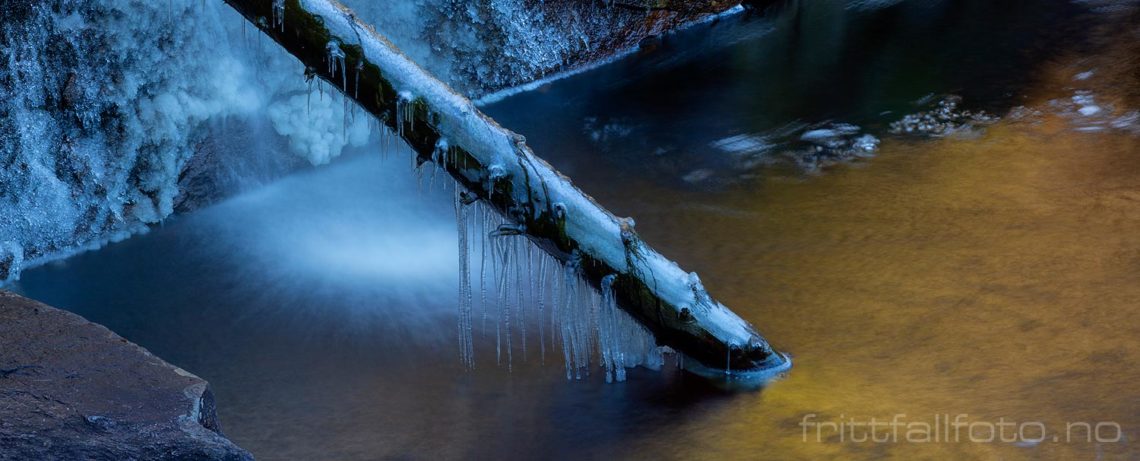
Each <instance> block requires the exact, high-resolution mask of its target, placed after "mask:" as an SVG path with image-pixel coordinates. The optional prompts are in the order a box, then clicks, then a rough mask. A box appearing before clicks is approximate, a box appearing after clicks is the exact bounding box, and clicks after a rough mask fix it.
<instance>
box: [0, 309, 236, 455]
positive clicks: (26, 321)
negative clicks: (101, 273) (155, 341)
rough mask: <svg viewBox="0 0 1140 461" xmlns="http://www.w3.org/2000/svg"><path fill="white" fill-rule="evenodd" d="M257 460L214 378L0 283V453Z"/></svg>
mask: <svg viewBox="0 0 1140 461" xmlns="http://www.w3.org/2000/svg"><path fill="white" fill-rule="evenodd" d="M31 459H35V460H54V459H61V460H62V459H67V460H72V459H83V460H130V459H140V460H141V459H146V460H175V459H177V460H251V459H253V457H252V456H251V455H250V454H249V453H248V452H246V451H245V450H242V449H241V448H239V447H238V446H237V445H234V444H233V442H230V441H229V440H228V439H226V438H225V437H224V436H223V435H222V434H221V432H220V428H219V426H218V419H217V414H216V412H215V409H214V396H213V393H212V392H211V391H210V388H209V385H208V383H206V381H204V380H202V379H201V378H199V377H197V376H194V375H192V374H190V373H188V372H186V371H185V370H182V369H180V368H178V367H175V366H173V365H170V364H168V363H166V362H164V361H162V359H159V358H158V357H155V356H153V355H151V354H150V353H149V352H147V351H146V350H145V349H143V348H141V347H139V346H137V345H135V344H132V343H130V342H128V341H127V340H126V339H123V338H122V337H120V336H118V335H116V334H114V333H112V332H111V331H110V330H108V329H106V328H104V327H102V326H100V325H97V324H95V323H91V322H88V321H87V320H84V319H83V318H82V317H79V316H78V315H75V314H72V313H69V312H65V311H62V310H59V309H55V308H53V307H49V306H46V305H44V304H40V303H37V302H35V301H32V300H29V299H26V298H23V297H20V296H18V295H15V294H13V293H9V292H4V291H0V460H31Z"/></svg>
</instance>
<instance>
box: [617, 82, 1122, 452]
mask: <svg viewBox="0 0 1140 461" xmlns="http://www.w3.org/2000/svg"><path fill="white" fill-rule="evenodd" d="M1057 75H1066V76H1071V75H1072V73H1067V72H1057ZM1049 88H1055V90H1053V91H1050V92H1048V93H1046V92H1043V93H1042V94H1041V95H1038V96H1037V97H1038V99H1040V102H1041V104H1042V105H1044V101H1045V100H1046V99H1049V98H1054V97H1062V96H1063V95H1064V94H1067V93H1066V92H1067V91H1069V90H1070V88H1068V87H1067V86H1065V85H1053V86H1049ZM631 190H636V191H638V192H632V193H631V192H630V191H631ZM622 193H623V194H627V195H623V196H622V197H616V196H614V197H600V198H602V199H603V200H604V201H605V202H606V203H615V206H616V207H617V208H618V209H627V210H637V213H638V221H639V223H640V225H639V230H640V231H641V233H642V235H643V236H644V237H645V238H646V239H647V241H649V242H651V243H652V244H655V245H660V246H661V247H663V248H668V249H669V250H670V251H669V255H670V256H671V257H674V258H676V259H677V260H678V261H679V262H680V263H681V265H682V266H683V267H686V268H692V269H693V270H697V271H699V272H700V273H701V274H702V277H703V278H704V279H705V280H707V281H708V282H706V285H707V286H709V289H710V290H711V291H712V293H713V294H714V295H715V296H717V297H718V298H719V299H721V300H722V301H723V302H725V304H726V305H728V306H730V307H732V308H733V309H734V310H736V311H737V312H739V313H740V314H741V315H742V316H744V317H745V318H747V319H748V320H750V321H752V322H753V323H754V324H756V325H757V326H758V327H759V328H760V329H761V331H762V332H763V333H764V334H765V335H766V336H767V337H768V338H769V339H771V340H772V341H773V343H774V344H775V345H776V346H777V347H778V348H780V349H781V350H785V351H788V352H790V353H791V354H792V355H793V356H794V359H795V368H794V369H793V370H792V372H791V373H790V375H789V376H788V377H787V378H786V379H785V380H783V381H780V382H777V383H775V384H774V385H772V386H771V387H769V388H768V389H766V390H764V391H763V392H761V393H756V394H746V395H741V396H737V397H733V398H731V399H730V400H729V401H728V402H723V403H716V404H710V405H707V406H704V407H703V408H702V409H701V410H694V411H686V413H685V415H684V417H685V418H686V420H685V421H684V422H678V423H677V424H676V426H673V427H666V428H663V429H662V430H660V431H657V432H654V433H650V434H639V435H638V436H637V437H635V440H632V441H631V442H630V444H629V446H628V448H629V450H630V451H629V452H628V453H626V454H625V455H628V456H631V457H634V456H638V455H639V454H641V455H644V454H645V453H646V452H649V453H655V454H657V455H658V456H659V457H662V458H677V459H691V458H693V457H695V456H696V457H700V458H702V459H710V458H711V459H715V458H716V457H718V456H723V457H726V458H740V457H742V456H743V457H752V456H753V455H754V456H755V458H758V459H824V458H832V457H842V458H850V457H854V458H890V459H907V460H911V459H949V458H951V457H952V458H954V459H963V458H982V459H1095V458H1097V457H1099V456H1103V457H1104V459H1127V458H1132V459H1135V458H1136V457H1138V456H1140V450H1137V448H1135V445H1134V443H1133V442H1132V440H1135V439H1136V438H1137V436H1138V435H1140V392H1137V382H1138V381H1140V369H1138V368H1137V367H1136V366H1135V364H1136V363H1137V360H1138V358H1140V322H1137V321H1136V317H1137V315H1138V314H1140V141H1138V138H1137V136H1136V135H1134V134H1129V133H1124V132H1098V133H1082V132H1078V131H1075V130H1074V129H1073V123H1072V121H1071V120H1070V119H1069V118H1067V117H1066V116H1064V115H1059V114H1055V113H1054V114H1049V113H1046V114H1044V115H1040V116H1037V117H1031V118H1029V119H1026V120H1020V121H1003V122H1001V123H999V124H997V125H995V126H992V127H990V128H989V129H988V130H987V131H986V132H985V134H983V135H981V136H980V137H976V138H974V139H941V140H934V141H906V140H898V139H895V140H887V141H886V142H885V143H884V145H883V148H882V151H881V154H880V156H879V157H877V158H875V159H873V160H871V161H869V162H865V163H862V164H859V165H852V166H846V167H839V168H835V169H833V170H831V171H828V172H827V173H826V174H823V175H821V176H818V177H810V178H806V179H805V178H784V179H778V178H777V179H773V178H769V179H767V180H765V181H763V182H762V183H760V184H757V185H755V186H754V187H753V188H752V189H749V190H736V191H732V192H726V193H723V194H716V196H715V197H710V196H707V195H701V194H694V193H692V192H677V191H670V190H665V189H662V188H660V187H655V186H653V185H651V184H637V185H634V186H630V187H624V188H623V190H622ZM702 202H705V203H704V204H702ZM674 204H684V205H674ZM676 250H680V251H681V252H680V253H677V252H676ZM807 414H816V415H817V416H816V417H815V420H816V421H832V422H838V421H841V420H846V419H847V418H854V420H855V421H868V420H869V418H871V417H875V418H876V419H877V420H880V421H882V420H884V419H886V420H890V419H891V418H892V417H893V416H894V415H896V414H905V417H903V418H902V420H903V421H904V422H915V421H922V422H927V423H932V422H933V420H934V418H935V416H934V415H936V414H950V415H958V414H964V415H968V417H967V421H971V422H987V421H988V422H998V421H999V418H1004V421H1007V422H1034V421H1040V422H1042V423H1044V424H1045V425H1046V426H1047V429H1048V430H1049V431H1050V432H1049V433H1048V434H1047V439H1046V441H1044V442H1041V443H1039V444H1013V443H1008V442H1007V443H1002V442H994V443H970V442H968V441H967V440H968V436H967V435H965V434H963V435H962V436H960V440H962V441H961V442H959V443H902V442H900V443H851V442H850V441H847V442H845V443H840V442H839V441H838V440H837V439H836V436H835V433H834V431H830V430H829V429H827V428H825V429H824V432H823V434H824V441H823V442H817V441H816V437H817V435H816V434H817V433H816V432H815V431H816V430H815V429H814V428H812V429H808V430H807V432H806V434H807V438H808V440H807V441H804V440H803V438H804V436H805V429H804V427H802V426H801V425H800V423H801V421H803V418H804V416H805V415H807ZM1068 422H1074V423H1075V422H1089V423H1090V424H1095V423H1096V422H1115V423H1117V424H1119V425H1120V427H1121V428H1122V429H1123V436H1124V438H1123V440H1122V441H1120V442H1118V443H1101V444H1097V443H1095V442H1092V443H1090V442H1087V441H1086V439H1085V437H1086V436H1085V434H1084V433H1083V430H1081V429H1075V430H1074V432H1073V435H1074V437H1075V438H1076V439H1079V440H1076V441H1071V442H1069V443H1064V440H1063V439H1062V440H1061V441H1060V442H1057V443H1054V442H1052V440H1051V436H1052V435H1053V434H1056V433H1058V432H1061V433H1062V434H1061V436H1062V438H1063V437H1064V434H1063V433H1064V431H1065V427H1066V426H1065V425H1066V423H1068ZM1029 429H1032V428H1029ZM1036 432H1037V431H1036V429H1033V430H1027V433H1026V436H1027V437H1028V438H1031V439H1032V438H1037V437H1036ZM859 434H864V435H865V432H861V433H859ZM879 434H882V433H881V432H880V433H879ZM1009 434H1012V431H1011V432H1009ZM979 435H981V436H983V437H984V436H985V435H986V434H984V433H983V432H981V431H980V430H979ZM1104 435H1106V436H1108V437H1106V438H1112V436H1113V435H1115V434H1114V433H1113V432H1112V431H1107V430H1106V431H1105V432H1104ZM829 436H830V437H829ZM903 437H905V431H904V434H903Z"/></svg>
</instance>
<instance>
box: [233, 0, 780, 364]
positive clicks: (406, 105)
mask: <svg viewBox="0 0 1140 461" xmlns="http://www.w3.org/2000/svg"><path fill="white" fill-rule="evenodd" d="M227 3H229V4H230V5H232V6H234V8H236V9H237V10H238V11H239V12H241V13H242V14H243V15H245V16H246V17H247V18H248V19H249V20H250V21H251V22H253V23H254V24H259V25H260V27H261V29H262V31H263V32H265V33H266V34H267V35H269V36H270V37H272V38H273V39H274V40H276V41H277V42H278V43H280V44H281V45H282V46H283V47H284V48H285V49H286V50H288V51H289V52H290V53H293V54H294V55H295V56H297V57H298V58H299V59H300V60H301V61H302V62H303V63H304V64H306V65H307V66H308V67H309V68H310V69H314V72H317V73H318V74H319V75H320V76H321V77H323V78H325V79H327V80H329V81H330V82H335V83H341V82H348V81H352V82H354V85H356V86H355V87H347V88H345V87H342V89H343V90H344V91H345V93H346V94H351V95H353V96H354V97H355V100H356V101H357V103H359V104H360V105H361V107H362V108H363V109H365V110H367V111H368V112H370V113H372V114H374V115H375V116H376V117H378V118H379V119H380V120H381V121H382V122H383V123H384V124H385V125H387V126H388V127H389V128H391V129H393V130H395V131H396V132H398V133H399V136H400V137H401V138H402V139H404V140H405V141H406V142H407V143H408V144H409V145H410V146H411V147H412V148H413V149H414V150H415V151H416V152H417V153H418V155H419V156H420V158H421V161H424V162H427V161H431V160H433V159H434V160H435V161H436V162H437V164H438V166H440V167H441V168H443V169H445V170H446V171H447V172H448V174H450V175H451V176H452V178H453V179H454V180H455V181H456V182H457V183H458V184H459V187H461V188H462V190H461V192H463V193H466V194H469V197H470V200H461V202H470V201H473V200H474V199H478V200H481V201H482V202H483V203H484V204H486V206H487V207H488V208H490V209H492V210H494V212H495V213H497V214H498V215H500V216H502V217H503V219H504V223H503V224H501V225H499V226H497V227H496V228H495V229H491V230H489V231H488V233H487V235H488V236H489V237H491V240H492V242H491V243H489V245H492V246H495V245H498V246H499V248H498V249H494V248H492V249H491V250H490V251H492V254H495V255H498V257H497V258H491V261H490V264H491V265H492V267H491V271H490V274H493V275H497V276H498V277H491V280H489V282H490V283H492V284H494V286H496V287H497V289H498V291H497V293H504V292H505V293H510V292H512V283H514V284H516V285H517V284H518V283H519V282H518V281H517V280H515V281H513V282H512V278H511V277H509V276H504V275H503V273H504V272H503V271H509V270H510V268H511V267H514V268H517V267H519V264H520V263H519V261H520V260H522V259H523V258H521V257H520V256H519V255H518V254H516V253H517V251H512V250H510V249H509V248H506V247H503V245H506V244H505V243H503V242H504V241H506V240H510V239H518V238H519V236H520V235H522V236H525V237H526V238H528V239H529V240H531V241H532V242H534V243H535V244H536V245H538V247H539V248H541V249H542V250H543V251H545V252H546V253H547V254H549V255H550V256H551V257H553V258H555V259H556V260H557V261H558V262H559V263H561V266H562V267H565V268H566V269H565V270H568V271H571V272H572V273H573V274H575V275H577V276H578V277H580V278H581V279H582V280H585V281H586V282H587V283H588V284H589V285H590V286H591V287H593V289H601V290H602V291H603V292H608V293H610V295H612V298H613V301H614V302H615V304H616V305H617V306H620V307H621V308H622V309H624V310H625V311H626V312H628V313H629V314H630V315H631V316H632V317H633V318H635V319H637V321H639V322H640V323H641V324H642V325H645V326H646V327H647V328H648V329H649V330H650V331H651V332H652V333H653V334H654V335H655V336H656V337H657V340H658V341H659V342H660V343H661V344H663V345H667V346H670V347H672V348H673V349H675V350H678V351H680V352H682V353H684V354H685V355H687V356H689V357H691V358H693V359H695V360H697V361H699V362H700V363H702V364H704V365H705V366H706V367H709V368H719V369H722V370H725V372H726V373H727V372H728V371H729V370H733V371H737V370H739V371H757V370H768V371H771V370H782V369H786V368H787V366H789V365H790V364H789V362H788V360H787V359H786V357H784V356H783V355H781V354H779V353H777V352H775V351H773V350H772V349H771V348H770V347H769V346H768V344H767V342H766V341H765V340H764V339H763V338H762V337H761V336H760V335H759V334H758V333H757V332H756V331H755V330H754V329H753V328H752V326H751V325H749V324H748V323H747V322H745V321H744V320H743V319H741V318H740V317H738V316H737V315H736V314H734V313H733V312H731V311H730V310H728V309H727V308H726V307H725V306H723V305H722V304H720V303H719V302H716V301H715V300H714V299H713V298H712V297H710V296H709V295H708V293H707V292H705V290H704V288H703V286H701V285H700V283H699V281H698V280H697V279H696V278H695V277H693V276H691V275H690V274H689V273H686V272H685V271H683V270H681V268H680V267H678V266H677V265H676V264H675V263H673V262H672V261H670V260H668V259H666V258H665V257H663V256H662V255H661V254H659V253H657V252H656V251H655V250H653V249H652V248H650V247H649V246H648V245H646V244H645V243H644V242H643V241H642V240H641V239H640V238H639V237H638V235H637V232H636V231H635V229H634V223H633V221H632V220H629V219H618V218H616V217H614V216H613V215H612V214H610V213H609V212H607V211H606V210H604V209H603V208H602V207H601V206H599V205H598V204H597V203H595V202H594V201H593V199H591V198H590V197H588V196H587V195H585V194H584V193H582V191H580V190H578V189H577V188H576V187H574V186H573V185H572V184H571V183H570V180H569V179H568V178H566V177H564V176H562V175H561V174H559V173H558V172H556V171H555V170H554V169H553V168H551V167H550V165H548V164H547V163H546V162H544V161H543V160H542V159H540V158H538V157H537V156H535V155H534V153H533V152H531V150H530V148H529V147H527V146H526V142H525V139H524V138H523V137H522V136H519V135H517V134H515V133H511V132H510V131H507V130H505V129H503V128H502V127H500V126H499V125H498V124H497V123H495V121H494V120H491V119H490V118H488V117H487V116H485V115H484V114H482V113H481V112H480V111H479V110H478V109H477V108H476V107H475V106H474V105H473V104H472V103H471V101H470V100H468V99H467V98H465V97H463V96H461V95H459V94H457V93H455V92H454V91H453V90H451V89H450V88H449V87H448V86H446V85H445V84H443V83H441V82H440V81H438V80H436V79H435V78H434V77H432V76H431V75H430V74H428V73H427V72H425V71H424V70H423V69H422V68H420V67H419V66H418V65H416V64H415V63H413V62H412V61H411V60H410V59H408V58H407V57H406V56H404V55H403V54H402V53H401V52H400V51H399V50H398V49H396V47H395V46H393V45H392V44H391V43H390V42H389V41H388V40H387V39H385V38H384V37H383V36H381V35H380V34H378V33H377V32H376V31H375V30H373V29H372V28H371V26H369V25H367V24H364V23H362V22H360V21H359V20H357V18H356V16H355V15H354V14H353V13H352V12H351V11H350V10H348V9H347V8H345V7H344V6H342V5H340V4H339V3H336V2H335V1H331V0H299V1H298V0H292V1H287V2H286V5H285V14H284V16H285V21H286V22H287V23H288V24H290V26H289V27H288V28H286V31H285V32H280V31H279V30H278V29H276V28H273V27H268V21H265V18H267V17H269V16H271V15H272V4H271V2H270V1H268V0H262V1H257V0H227ZM331 42H336V43H339V48H340V51H341V52H342V53H343V54H344V57H343V59H345V60H346V61H347V62H354V63H355V62H360V63H363V65H362V66H356V67H355V68H354V69H353V70H351V72H355V74H354V75H353V76H352V78H351V79H346V78H344V76H343V73H344V72H346V71H347V70H342V71H341V75H334V71H335V70H337V68H338V67H339V68H340V69H343V68H344V66H330V65H329V63H330V61H331V60H332V58H331V57H330V54H329V53H328V44H329V43H331ZM335 59H338V60H339V59H341V57H340V56H339V55H337V56H336V58H335ZM441 140H445V141H441ZM441 146H446V148H440V147H441ZM459 213H463V212H462V211H461V210H460V211H459ZM460 218H461V220H462V215H461V216H460ZM527 261H529V260H527ZM527 261H522V262H523V263H526V262H527ZM539 264H542V263H541V262H540V263H539ZM496 268H499V270H496ZM488 274H489V273H488V272H487V271H486V270H483V271H481V276H480V278H481V280H480V284H481V286H482V284H483V283H485V279H487V278H488V277H487V276H488ZM468 280H469V281H470V279H468ZM575 280H577V278H575V277H566V278H565V282H564V283H563V284H562V285H560V289H561V290H562V291H560V292H559V294H560V297H561V298H560V299H554V300H553V305H551V306H549V307H550V309H552V310H553V312H552V313H551V315H552V316H559V315H561V314H560V312H559V310H558V309H559V304H560V301H566V300H573V302H574V303H575V305H588V304H590V302H586V303H583V302H581V300H582V294H581V293H580V292H579V290H580V286H579V285H581V284H577V285H576V282H574V281H575ZM471 291H473V290H467V293H471ZM591 292H593V291H591ZM607 296H609V295H607ZM605 298H606V296H601V297H600V299H601V300H600V301H597V302H596V304H598V305H599V307H598V309H597V310H598V311H599V312H600V310H601V309H602V308H601V307H600V306H601V305H602V304H605V303H606V302H608V301H606V300H605ZM507 302H508V303H511V302H514V301H511V300H507ZM567 302H569V301H567ZM591 302H593V301H591ZM579 303H580V304H579ZM461 304H463V303H461ZM483 305H486V304H485V303H483ZM468 307H469V305H464V309H466V308H468ZM503 309H504V310H503V311H502V312H500V314H501V316H502V317H504V319H505V318H507V317H509V316H511V314H512V313H514V316H515V317H516V318H517V316H518V315H519V313H518V312H513V311H512V308H511V306H510V305H507V306H504V307H503ZM461 320H463V316H462V315H461ZM594 323H595V324H597V325H600V323H598V322H597V321H594ZM617 323H620V322H617ZM586 324H589V322H586ZM512 325H516V323H512V322H510V321H506V320H505V321H503V322H496V332H497V338H498V341H499V342H500V345H501V347H500V348H499V351H500V354H502V353H503V352H504V351H505V353H506V354H507V357H506V359H507V361H508V363H509V362H510V360H512V358H513V357H512V356H511V355H512V354H513V350H514V348H513V347H511V344H509V343H510V341H512V338H513V337H514V336H513V334H514V332H513V330H512ZM517 325H521V324H517ZM567 325H579V326H578V327H576V328H577V329H575V328H574V327H567ZM580 325H581V323H575V322H566V323H561V324H560V326H559V327H558V328H559V329H560V332H561V333H562V336H563V340H564V344H566V343H569V345H570V346H568V347H567V349H566V350H564V354H565V355H566V357H568V362H571V363H574V364H577V363H582V361H585V360H588V359H587V358H586V357H587V356H588V354H587V351H585V350H584V349H583V347H588V346H583V345H585V344H589V343H590V339H589V336H588V335H589V332H583V331H582V328H583V327H581V326H580ZM607 325H609V324H607ZM611 327H612V325H610V326H607V329H613V328H611ZM567 328H569V329H567ZM469 330H470V328H468V327H467V326H463V325H461V335H462V334H466V333H464V332H463V331H469ZM504 330H506V331H504ZM597 330H599V331H600V326H599V327H598V328H597ZM520 333H521V332H520ZM567 337H569V338H570V341H568V342H567V341H565V340H566V339H567ZM463 340H465V339H463ZM504 342H506V343H508V344H506V347H502V344H503V343H504ZM465 347H466V346H465ZM465 353H466V352H465ZM603 355H604V354H603ZM502 359H503V358H502V357H500V360H502ZM465 360H469V359H467V358H465ZM615 360H616V359H615ZM622 360H624V359H622ZM614 363H615V364H616V363H617V362H616V361H615V362H614ZM615 369H616V367H615Z"/></svg>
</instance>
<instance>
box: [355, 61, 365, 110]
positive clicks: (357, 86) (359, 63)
mask: <svg viewBox="0 0 1140 461" xmlns="http://www.w3.org/2000/svg"><path fill="white" fill-rule="evenodd" d="M361 72H364V60H363V59H361V60H359V61H357V62H356V83H355V84H354V87H353V93H352V99H355V100H357V101H359V100H360V73H361Z"/></svg>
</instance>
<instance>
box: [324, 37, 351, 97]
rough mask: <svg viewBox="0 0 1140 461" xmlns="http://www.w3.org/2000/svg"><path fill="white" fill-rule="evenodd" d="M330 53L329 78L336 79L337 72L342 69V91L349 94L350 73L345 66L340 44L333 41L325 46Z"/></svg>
mask: <svg viewBox="0 0 1140 461" xmlns="http://www.w3.org/2000/svg"><path fill="white" fill-rule="evenodd" d="M325 50H326V51H328V61H329V77H330V78H336V71H337V69H340V79H341V90H343V91H344V92H345V93H347V92H348V71H347V70H345V66H344V50H342V49H341V48H340V43H339V42H337V41H336V40H332V41H330V42H329V44H328V45H326V46H325Z"/></svg>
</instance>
